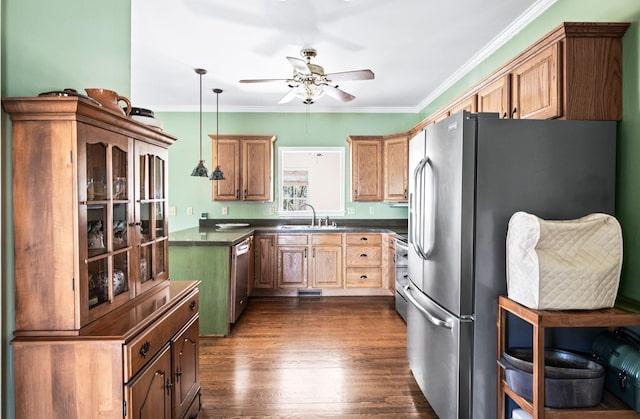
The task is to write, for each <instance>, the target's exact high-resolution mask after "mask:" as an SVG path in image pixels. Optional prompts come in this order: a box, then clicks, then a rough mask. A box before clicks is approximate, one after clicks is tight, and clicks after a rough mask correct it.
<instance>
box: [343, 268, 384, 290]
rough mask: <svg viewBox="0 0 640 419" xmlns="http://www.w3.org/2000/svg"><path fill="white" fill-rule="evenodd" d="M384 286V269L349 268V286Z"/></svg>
mask: <svg viewBox="0 0 640 419" xmlns="http://www.w3.org/2000/svg"><path fill="white" fill-rule="evenodd" d="M381 286H382V269H380V268H347V288H372V287H381Z"/></svg>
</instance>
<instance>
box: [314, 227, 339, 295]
mask: <svg viewBox="0 0 640 419" xmlns="http://www.w3.org/2000/svg"><path fill="white" fill-rule="evenodd" d="M342 255H343V252H342V234H313V235H312V236H311V259H310V261H309V264H310V267H309V270H310V274H309V275H310V276H311V279H312V284H311V286H312V287H313V288H342V286H343V283H344V281H343V276H344V275H343V266H344V264H343V263H342V259H343V256H342Z"/></svg>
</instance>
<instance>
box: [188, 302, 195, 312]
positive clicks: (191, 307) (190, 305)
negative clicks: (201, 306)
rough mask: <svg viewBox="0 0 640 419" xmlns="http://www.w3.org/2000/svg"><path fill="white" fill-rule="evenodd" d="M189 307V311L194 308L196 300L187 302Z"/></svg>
mask: <svg viewBox="0 0 640 419" xmlns="http://www.w3.org/2000/svg"><path fill="white" fill-rule="evenodd" d="M189 308H190V309H191V311H193V310H195V309H196V300H193V301H192V302H191V304H189Z"/></svg>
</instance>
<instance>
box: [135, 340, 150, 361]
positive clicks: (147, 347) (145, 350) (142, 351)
mask: <svg viewBox="0 0 640 419" xmlns="http://www.w3.org/2000/svg"><path fill="white" fill-rule="evenodd" d="M149 350H151V342H149V341H146V342H145V343H143V344H142V346H140V350H139V351H138V353H139V354H140V356H141V357H143V358H146V357H147V354H148V353H149Z"/></svg>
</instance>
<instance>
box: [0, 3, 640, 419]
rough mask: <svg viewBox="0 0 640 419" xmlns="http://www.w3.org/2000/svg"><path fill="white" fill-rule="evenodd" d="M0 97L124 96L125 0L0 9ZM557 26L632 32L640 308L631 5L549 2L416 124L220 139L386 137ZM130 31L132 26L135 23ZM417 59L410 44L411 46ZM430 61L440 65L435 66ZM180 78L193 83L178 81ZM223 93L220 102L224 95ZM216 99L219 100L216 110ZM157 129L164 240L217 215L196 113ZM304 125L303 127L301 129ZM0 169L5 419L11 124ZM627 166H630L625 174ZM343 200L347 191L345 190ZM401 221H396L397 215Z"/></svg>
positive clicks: (634, 37) (318, 125)
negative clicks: (171, 209)
mask: <svg viewBox="0 0 640 419" xmlns="http://www.w3.org/2000/svg"><path fill="white" fill-rule="evenodd" d="M0 2H1V3H0V4H1V16H0V18H1V22H0V30H1V39H0V41H1V57H0V65H1V67H0V78H1V94H2V96H33V95H36V94H38V93H40V92H43V91H48V90H54V89H62V88H67V87H71V88H75V89H77V90H79V91H82V89H84V88H85V87H106V88H111V89H113V90H116V91H118V92H119V93H121V94H124V95H128V94H129V92H130V91H131V89H130V62H131V60H130V3H131V0H121V1H98V0H84V1H73V0H56V1H47V0H0ZM562 21H627V22H632V26H631V28H630V29H629V31H628V32H627V34H626V36H625V38H624V43H623V46H624V62H623V76H624V93H623V94H624V97H623V100H624V121H623V122H621V123H620V124H619V138H618V147H619V152H618V156H619V158H618V159H619V170H618V182H617V183H618V186H617V188H618V190H617V197H618V198H617V199H618V201H617V213H616V215H617V217H618V218H619V219H620V221H621V223H622V226H623V232H624V245H625V261H624V268H623V278H622V285H621V292H622V293H623V294H624V295H626V296H628V297H631V298H634V299H636V300H640V279H639V278H640V261H638V260H636V258H634V255H635V254H637V253H639V252H640V243H639V240H640V216H638V215H637V214H638V213H640V211H639V206H640V202H639V201H640V198H638V196H637V195H638V194H637V190H638V187H639V185H640V173H639V172H640V165H638V164H637V163H635V161H637V160H638V159H640V145H639V144H638V141H639V139H640V103H639V101H640V89H639V83H638V76H639V74H640V69H639V68H638V67H639V64H638V63H639V56H640V39H639V37H640V34H639V23H640V1H638V0H607V1H602V0H558V1H557V2H556V3H555V4H554V5H553V6H552V7H551V8H550V9H549V10H547V11H546V12H545V13H544V14H543V15H542V16H541V17H539V18H538V19H537V20H536V21H534V22H532V23H531V24H530V25H529V26H528V27H527V28H525V29H524V30H523V31H522V32H521V33H520V34H518V35H516V36H515V37H514V38H513V39H512V40H510V41H509V42H508V43H507V44H506V45H505V46H504V47H502V48H500V49H499V50H498V51H497V52H495V53H494V54H493V55H492V56H491V57H489V58H488V59H487V60H485V62H483V63H481V64H480V65H478V66H477V67H476V68H475V69H474V70H472V71H471V72H470V73H469V74H468V75H467V76H465V77H464V78H463V79H462V80H460V81H459V82H458V83H456V84H455V85H453V86H452V87H451V88H450V89H449V90H448V91H447V92H445V93H444V94H443V95H442V96H441V97H439V98H438V99H436V100H435V101H434V102H433V103H431V104H429V105H428V106H427V107H426V108H425V109H424V110H422V112H420V113H419V114H417V115H407V114H387V115H379V114H314V113H313V111H311V113H310V115H308V117H307V115H306V114H304V113H301V114H283V113H273V114H271V113H267V114H235V113H234V114H225V113H222V114H221V115H220V133H225V134H233V133H239V134H256V133H257V134H273V135H276V136H277V137H278V140H277V142H276V147H278V146H291V145H301V146H307V145H345V146H346V142H345V139H346V136H347V135H349V134H385V133H392V132H397V131H402V130H404V129H407V128H409V127H410V126H412V125H414V124H415V123H417V122H418V121H419V120H421V119H422V118H423V117H424V116H425V115H426V114H428V113H429V112H431V111H433V110H434V109H437V108H438V107H439V106H442V105H443V104H444V103H446V102H448V101H449V100H451V99H452V98H454V97H455V96H457V95H459V94H460V93H461V92H463V91H464V90H466V89H467V88H468V87H469V86H471V85H472V84H473V83H475V82H476V81H478V80H480V79H481V78H483V77H485V76H486V75H487V74H489V73H490V72H491V71H493V70H494V69H495V68H497V67H498V66H499V65H501V64H502V63H504V62H505V61H507V60H508V59H510V58H512V57H513V56H514V55H516V54H517V53H518V52H520V51H521V50H522V49H524V48H526V47H527V46H528V45H530V44H531V43H533V42H535V41H536V40H537V39H538V38H539V37H540V36H542V35H543V34H545V33H546V32H548V31H549V30H550V29H552V28H553V27H555V26H557V25H558V24H560V23H561V22H562ZM134 24H135V22H134ZM416 48H417V49H419V43H418V42H416ZM437 59H438V60H440V59H442V57H437ZM185 77H192V76H191V75H185ZM228 93H229V92H225V94H228ZM223 100H224V96H223V97H222V98H221V102H223ZM159 117H160V118H161V119H162V120H163V122H164V125H165V129H166V130H167V132H170V133H172V134H174V135H176V136H177V137H178V138H180V140H179V141H178V142H177V143H176V144H175V145H174V146H173V147H172V148H171V149H170V159H171V171H170V176H169V182H170V185H169V186H170V191H171V192H170V193H171V200H170V205H172V206H176V207H177V209H178V216H176V217H172V219H171V226H172V227H171V228H172V230H176V229H182V228H186V227H190V226H195V225H197V216H196V215H194V216H192V217H187V216H184V215H181V214H183V213H184V211H182V210H183V209H184V208H186V207H188V206H190V207H192V208H193V209H194V214H198V213H200V212H210V213H211V214H212V216H213V215H215V214H219V213H220V208H219V207H217V206H216V204H214V203H212V202H211V190H210V184H209V181H205V180H204V179H194V178H191V177H190V176H189V174H190V172H191V169H192V168H193V166H194V165H195V163H196V161H197V157H198V144H197V135H198V134H197V131H198V119H197V113H162V114H159ZM307 124H308V125H307ZM1 126H2V143H1V146H2V149H1V150H0V152H1V158H2V160H1V161H0V168H1V172H0V182H1V183H0V187H1V191H0V192H1V197H2V202H1V203H0V204H1V213H2V224H1V226H0V227H1V234H2V260H1V269H2V272H1V278H2V279H1V281H2V282H1V284H0V285H1V286H2V289H1V294H0V295H1V297H2V316H1V318H2V357H3V358H2V380H3V391H2V399H3V403H2V416H3V417H6V418H12V417H13V416H14V415H13V402H12V400H13V392H12V383H11V376H12V370H11V350H10V346H9V344H8V342H9V340H10V337H11V333H12V331H13V312H14V307H13V258H12V245H13V244H12V238H13V231H12V226H11V224H12V218H11V217H12V213H11V171H10V162H11V142H10V124H9V123H8V118H7V116H6V115H4V114H3V121H2V125H1ZM204 127H205V128H206V132H214V130H215V114H212V113H208V114H206V115H205V120H204ZM210 147H211V144H210V143H209V142H205V148H204V151H203V153H204V156H205V159H206V160H207V163H208V166H209V168H210V169H211V162H210V160H211V158H210V156H211V148H210ZM634 163H635V164H634ZM347 190H348V188H347ZM349 206H353V207H354V208H355V210H356V214H355V216H356V218H365V217H366V215H365V213H366V214H368V211H366V212H365V209H368V206H369V205H368V204H367V205H366V206H359V205H355V204H353V203H350V202H347V207H349ZM269 207H270V204H248V203H237V204H234V205H231V204H230V205H229V209H230V217H236V216H237V217H238V218H244V217H251V218H268V217H270V216H269V215H268V209H269ZM375 210H376V214H375V217H376V218H378V217H380V218H395V217H396V216H399V214H405V215H406V210H402V209H392V208H390V207H389V206H388V205H387V204H375ZM403 211H404V212H403Z"/></svg>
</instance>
